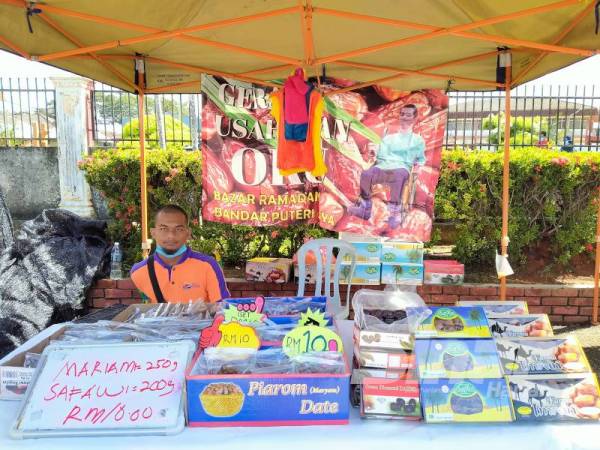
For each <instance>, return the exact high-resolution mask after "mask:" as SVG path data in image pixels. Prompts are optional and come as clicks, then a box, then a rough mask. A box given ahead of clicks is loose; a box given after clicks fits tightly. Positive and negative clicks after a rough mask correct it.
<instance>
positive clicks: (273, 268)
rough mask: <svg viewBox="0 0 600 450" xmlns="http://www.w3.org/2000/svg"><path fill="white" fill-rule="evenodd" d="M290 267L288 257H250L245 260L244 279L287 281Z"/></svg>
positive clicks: (290, 261)
mask: <svg viewBox="0 0 600 450" xmlns="http://www.w3.org/2000/svg"><path fill="white" fill-rule="evenodd" d="M291 268H292V260H291V259H289V258H252V259H250V260H248V262H246V280H247V281H264V282H266V283H287V282H288V281H289V279H290V272H291Z"/></svg>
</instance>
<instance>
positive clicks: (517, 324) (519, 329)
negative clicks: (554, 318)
mask: <svg viewBox="0 0 600 450" xmlns="http://www.w3.org/2000/svg"><path fill="white" fill-rule="evenodd" d="M488 322H489V327H490V331H491V332H492V334H493V335H494V337H495V338H506V337H545V336H553V335H554V332H553V331H552V325H551V324H550V320H549V319H548V316H547V315H546V314H524V315H520V316H516V315H514V316H507V315H503V316H500V315H488Z"/></svg>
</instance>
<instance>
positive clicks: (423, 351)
mask: <svg viewBox="0 0 600 450" xmlns="http://www.w3.org/2000/svg"><path fill="white" fill-rule="evenodd" d="M415 353H416V356H417V367H418V371H419V377H420V378H461V379H462V378H500V377H502V370H501V369H500V361H499V359H498V354H497V353H496V345H495V343H494V341H493V339H419V340H417V342H416V343H415Z"/></svg>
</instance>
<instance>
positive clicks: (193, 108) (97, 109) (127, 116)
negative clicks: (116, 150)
mask: <svg viewBox="0 0 600 450" xmlns="http://www.w3.org/2000/svg"><path fill="white" fill-rule="evenodd" d="M92 99H93V102H92V104H93V111H92V114H93V121H92V123H93V136H94V143H95V146H100V147H113V146H115V145H117V144H118V143H121V142H124V143H135V142H138V140H139V129H138V99H137V96H136V95H134V94H130V93H128V92H123V91H121V90H119V89H116V88H113V87H111V86H107V85H104V84H102V83H97V82H96V83H94V90H93V92H92ZM200 113H201V111H200V94H155V95H146V96H145V104H144V116H146V123H145V128H146V133H145V135H146V142H147V143H148V144H149V145H157V146H161V147H165V146H166V145H167V144H181V145H183V146H185V147H190V148H198V139H199V130H200Z"/></svg>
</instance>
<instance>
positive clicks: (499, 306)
mask: <svg viewBox="0 0 600 450" xmlns="http://www.w3.org/2000/svg"><path fill="white" fill-rule="evenodd" d="M456 304H457V305H458V306H481V307H482V308H483V310H484V311H485V314H486V315H487V316H495V315H504V314H510V315H517V316H518V315H523V314H529V309H527V302H526V301H524V300H505V301H491V300H490V301H488V300H459V301H458V302H456Z"/></svg>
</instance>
